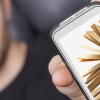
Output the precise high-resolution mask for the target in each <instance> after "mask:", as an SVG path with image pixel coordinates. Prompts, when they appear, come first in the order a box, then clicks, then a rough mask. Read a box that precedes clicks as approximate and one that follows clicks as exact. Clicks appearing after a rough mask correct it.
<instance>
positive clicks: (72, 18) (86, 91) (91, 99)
mask: <svg viewBox="0 0 100 100" xmlns="http://www.w3.org/2000/svg"><path fill="white" fill-rule="evenodd" d="M96 7H100V3H91V4H90V5H88V6H86V7H85V8H83V9H81V10H79V11H78V12H77V13H75V14H73V15H72V16H70V17H69V18H67V19H65V20H64V21H62V22H61V23H60V24H59V25H57V26H56V28H55V29H53V31H52V32H51V37H52V40H53V42H54V44H55V45H56V47H57V49H58V51H59V53H60V56H61V58H62V59H63V61H64V62H65V64H66V65H67V66H68V69H69V71H70V72H71V74H72V75H73V77H74V78H75V81H76V82H77V84H78V85H79V87H80V89H81V90H82V92H83V93H84V95H85V97H86V99H88V100H94V97H93V96H92V94H91V93H90V91H89V89H88V88H87V86H86V85H85V84H83V83H82V79H81V77H80V76H78V73H77V72H75V69H74V67H72V66H73V64H72V63H71V61H70V59H69V58H68V57H67V56H66V57H65V53H64V50H61V47H60V44H59V43H58V40H59V38H61V36H60V35H59V36H57V32H58V31H59V30H61V29H62V28H64V27H65V26H67V25H69V24H72V23H73V22H74V21H75V20H76V19H77V18H81V16H82V15H84V14H86V13H87V12H89V11H92V10H93V9H96ZM76 15H77V16H76ZM61 35H62V36H64V34H61Z"/></svg>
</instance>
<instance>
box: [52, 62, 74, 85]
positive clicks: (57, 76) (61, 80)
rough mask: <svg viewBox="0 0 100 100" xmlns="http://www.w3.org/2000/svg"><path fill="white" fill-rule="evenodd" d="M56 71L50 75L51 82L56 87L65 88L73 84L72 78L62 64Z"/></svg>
mask: <svg viewBox="0 0 100 100" xmlns="http://www.w3.org/2000/svg"><path fill="white" fill-rule="evenodd" d="M58 67H59V68H58V69H57V70H56V71H55V72H54V73H53V75H52V81H53V83H54V84H55V85H56V86H60V87H65V86H69V85H71V84H72V83H73V78H72V75H71V74H70V72H69V71H68V69H67V68H66V66H65V64H64V63H60V64H59V65H58Z"/></svg>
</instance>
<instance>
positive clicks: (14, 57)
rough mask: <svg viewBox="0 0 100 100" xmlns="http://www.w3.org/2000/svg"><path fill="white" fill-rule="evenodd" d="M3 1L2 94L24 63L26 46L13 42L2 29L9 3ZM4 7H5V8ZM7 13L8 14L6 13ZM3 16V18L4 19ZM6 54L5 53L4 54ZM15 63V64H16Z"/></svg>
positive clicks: (0, 38) (0, 33) (0, 42)
mask: <svg viewBox="0 0 100 100" xmlns="http://www.w3.org/2000/svg"><path fill="white" fill-rule="evenodd" d="M8 1H9V0H3V3H2V5H3V7H4V8H3V10H2V9H1V5H0V63H2V59H4V56H5V59H4V61H3V64H1V65H0V92H2V91H3V90H4V89H5V88H6V87H7V86H8V85H10V83H11V82H12V81H13V80H14V79H15V78H16V76H17V75H18V74H19V73H20V71H21V70H22V68H23V64H24V63H25V58H26V52H27V45H26V44H25V43H17V42H15V41H14V40H13V39H12V38H11V36H10V34H9V32H6V31H5V30H7V29H6V28H5V27H4V24H3V21H4V20H7V21H8V20H10V18H11V16H10V8H9V7H10V6H9V4H10V1H9V3H8V5H7V2H8ZM5 6H6V7H5ZM8 11H9V12H8ZM4 16H5V17H4ZM5 52H6V53H5ZM16 61H17V63H16Z"/></svg>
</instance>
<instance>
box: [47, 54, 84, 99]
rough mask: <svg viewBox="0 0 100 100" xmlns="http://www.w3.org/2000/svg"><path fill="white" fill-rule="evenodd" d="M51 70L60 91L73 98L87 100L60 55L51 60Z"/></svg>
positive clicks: (53, 79)
mask: <svg viewBox="0 0 100 100" xmlns="http://www.w3.org/2000/svg"><path fill="white" fill-rule="evenodd" d="M49 72H50V74H51V76H52V81H53V83H54V85H55V86H56V88H57V89H58V91H60V92H61V93H63V94H65V95H66V96H69V97H70V98H71V99H72V100H85V97H84V96H83V94H82V92H81V91H80V89H79V87H78V86H77V84H76V82H75V81H74V80H73V77H72V76H71V74H70V72H69V71H68V69H67V67H66V66H65V64H64V63H63V61H62V59H61V58H60V56H59V55H57V56H55V57H53V58H52V60H51V61H50V63H49Z"/></svg>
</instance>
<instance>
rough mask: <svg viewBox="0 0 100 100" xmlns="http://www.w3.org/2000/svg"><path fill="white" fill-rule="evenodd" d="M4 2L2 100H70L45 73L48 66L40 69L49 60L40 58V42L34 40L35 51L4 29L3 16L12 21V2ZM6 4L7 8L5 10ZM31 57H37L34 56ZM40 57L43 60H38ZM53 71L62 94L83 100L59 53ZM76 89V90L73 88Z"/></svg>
mask: <svg viewBox="0 0 100 100" xmlns="http://www.w3.org/2000/svg"><path fill="white" fill-rule="evenodd" d="M2 2H3V3H1V2H0V4H1V5H0V91H1V93H0V99H1V100H39V99H43V100H51V99H58V100H61V99H62V100H66V99H67V98H66V97H64V96H63V95H60V94H59V95H60V96H58V95H56V94H58V93H57V92H56V91H55V89H54V87H53V86H52V85H50V82H48V81H49V80H48V78H47V77H46V76H45V75H46V74H45V73H44V72H45V71H44V69H42V68H40V66H41V64H42V63H45V61H44V60H43V59H38V58H37V54H36V53H37V49H38V50H40V47H38V46H37V45H36V44H35V43H36V42H37V41H35V43H34V47H35V48H34V49H35V51H34V53H31V52H32V49H33V48H32V49H31V48H30V47H27V45H26V44H24V43H18V42H15V41H14V40H13V39H12V38H11V36H10V35H9V32H8V31H6V32H4V30H5V29H4V28H5V27H4V23H5V21H4V22H3V19H4V17H3V16H4V14H6V19H7V20H8V19H9V18H10V13H9V12H10V9H9V5H6V4H10V3H9V2H8V0H3V1H2ZM7 2H8V3H7ZM2 5H6V8H5V11H3V10H2ZM4 12H5V13H4ZM4 20H5V19H4ZM1 30H2V31H1ZM8 36H9V38H8ZM2 38H5V39H2ZM5 40H6V41H5ZM38 41H39V42H42V43H43V44H44V45H49V43H45V41H44V38H43V39H42V40H39V39H38ZM4 44H5V45H4ZM51 47H52V46H51ZM47 50H48V47H47V48H46V51H47ZM46 51H44V50H43V51H42V50H41V51H40V52H41V53H39V54H40V57H41V56H42V57H46V56H47V55H43V54H42V53H44V52H46ZM51 51H52V50H51ZM3 52H5V53H3ZM1 54H2V55H1ZM30 56H33V57H32V58H30ZM48 56H49V54H48ZM25 58H26V59H25ZM47 59H48V58H47ZM37 60H38V61H39V63H37V62H36V61H37ZM48 60H49V59H48ZM35 64H36V65H37V66H36V68H35V66H34V65H35ZM49 71H50V73H51V75H52V79H53V83H54V84H55V86H56V87H57V89H58V90H59V91H60V92H61V93H63V94H65V95H68V96H69V97H70V98H72V99H73V100H78V99H79V100H80V99H83V95H82V93H81V92H80V90H79V88H78V87H77V85H76V84H75V82H74V83H73V79H72V76H71V75H70V73H69V71H68V70H67V69H66V67H65V65H64V64H63V62H62V60H61V59H60V57H59V56H56V57H54V58H53V60H52V61H51V62H50V64H49ZM63 75H64V77H63ZM40 76H41V77H40ZM59 76H60V77H59ZM16 77H17V78H16ZM48 83H49V84H48ZM72 88H73V91H71V90H72ZM76 91H77V93H76ZM53 93H54V94H53ZM83 100H84V99H83Z"/></svg>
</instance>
